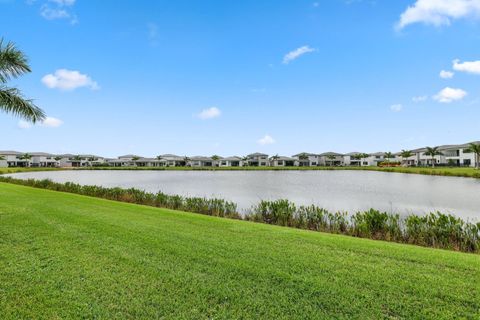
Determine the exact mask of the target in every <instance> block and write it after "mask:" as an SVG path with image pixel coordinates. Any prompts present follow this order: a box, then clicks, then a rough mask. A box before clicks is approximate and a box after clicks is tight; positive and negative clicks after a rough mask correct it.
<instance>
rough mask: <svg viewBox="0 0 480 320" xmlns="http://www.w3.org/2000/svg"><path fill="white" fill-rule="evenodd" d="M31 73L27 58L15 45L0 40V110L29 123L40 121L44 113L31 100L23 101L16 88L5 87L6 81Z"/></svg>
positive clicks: (43, 117)
mask: <svg viewBox="0 0 480 320" xmlns="http://www.w3.org/2000/svg"><path fill="white" fill-rule="evenodd" d="M28 72H31V70H30V66H29V65H28V62H27V57H26V56H25V55H24V54H23V52H22V51H20V50H18V49H17V48H16V47H15V45H14V44H13V43H11V42H8V43H7V44H6V45H5V44H4V43H3V39H0V110H2V111H4V112H6V113H11V114H13V115H15V116H19V117H21V118H23V119H25V120H27V121H30V122H33V123H35V122H37V121H42V120H44V119H45V113H44V112H43V110H42V109H40V108H39V107H37V106H36V105H35V104H34V103H33V102H32V100H29V99H25V98H24V97H23V95H22V93H21V92H20V90H18V89H17V88H12V87H7V86H6V85H5V84H6V83H7V81H8V80H10V79H13V78H18V77H19V76H21V75H23V74H25V73H28Z"/></svg>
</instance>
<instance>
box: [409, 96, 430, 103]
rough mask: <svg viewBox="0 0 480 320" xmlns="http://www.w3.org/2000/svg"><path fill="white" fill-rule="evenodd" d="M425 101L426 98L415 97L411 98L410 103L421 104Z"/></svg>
mask: <svg viewBox="0 0 480 320" xmlns="http://www.w3.org/2000/svg"><path fill="white" fill-rule="evenodd" d="M427 100H428V96H416V97H413V98H412V101H413V102H415V103H418V102H423V101H427Z"/></svg>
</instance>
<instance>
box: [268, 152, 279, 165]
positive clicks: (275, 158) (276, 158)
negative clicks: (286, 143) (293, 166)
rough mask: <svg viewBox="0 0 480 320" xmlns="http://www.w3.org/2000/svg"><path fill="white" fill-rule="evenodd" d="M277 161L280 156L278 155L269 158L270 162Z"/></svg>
mask: <svg viewBox="0 0 480 320" xmlns="http://www.w3.org/2000/svg"><path fill="white" fill-rule="evenodd" d="M278 159H280V156H279V155H278V154H276V155H274V156H271V157H270V160H272V161H277V160H278ZM270 165H272V164H270Z"/></svg>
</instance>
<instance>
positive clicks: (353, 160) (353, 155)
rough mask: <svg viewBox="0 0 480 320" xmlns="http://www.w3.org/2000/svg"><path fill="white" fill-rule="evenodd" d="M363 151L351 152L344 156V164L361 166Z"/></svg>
mask: <svg viewBox="0 0 480 320" xmlns="http://www.w3.org/2000/svg"><path fill="white" fill-rule="evenodd" d="M363 154H364V153H362V152H350V153H347V154H345V155H344V156H343V164H344V165H345V166H353V167H360V166H361V165H362V159H361V156H362V155H363Z"/></svg>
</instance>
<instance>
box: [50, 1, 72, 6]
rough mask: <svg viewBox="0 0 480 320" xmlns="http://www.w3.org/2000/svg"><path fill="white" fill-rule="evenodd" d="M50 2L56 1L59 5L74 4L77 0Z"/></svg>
mask: <svg viewBox="0 0 480 320" xmlns="http://www.w3.org/2000/svg"><path fill="white" fill-rule="evenodd" d="M50 2H54V3H56V4H58V5H59V6H73V5H74V4H75V0H50Z"/></svg>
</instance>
